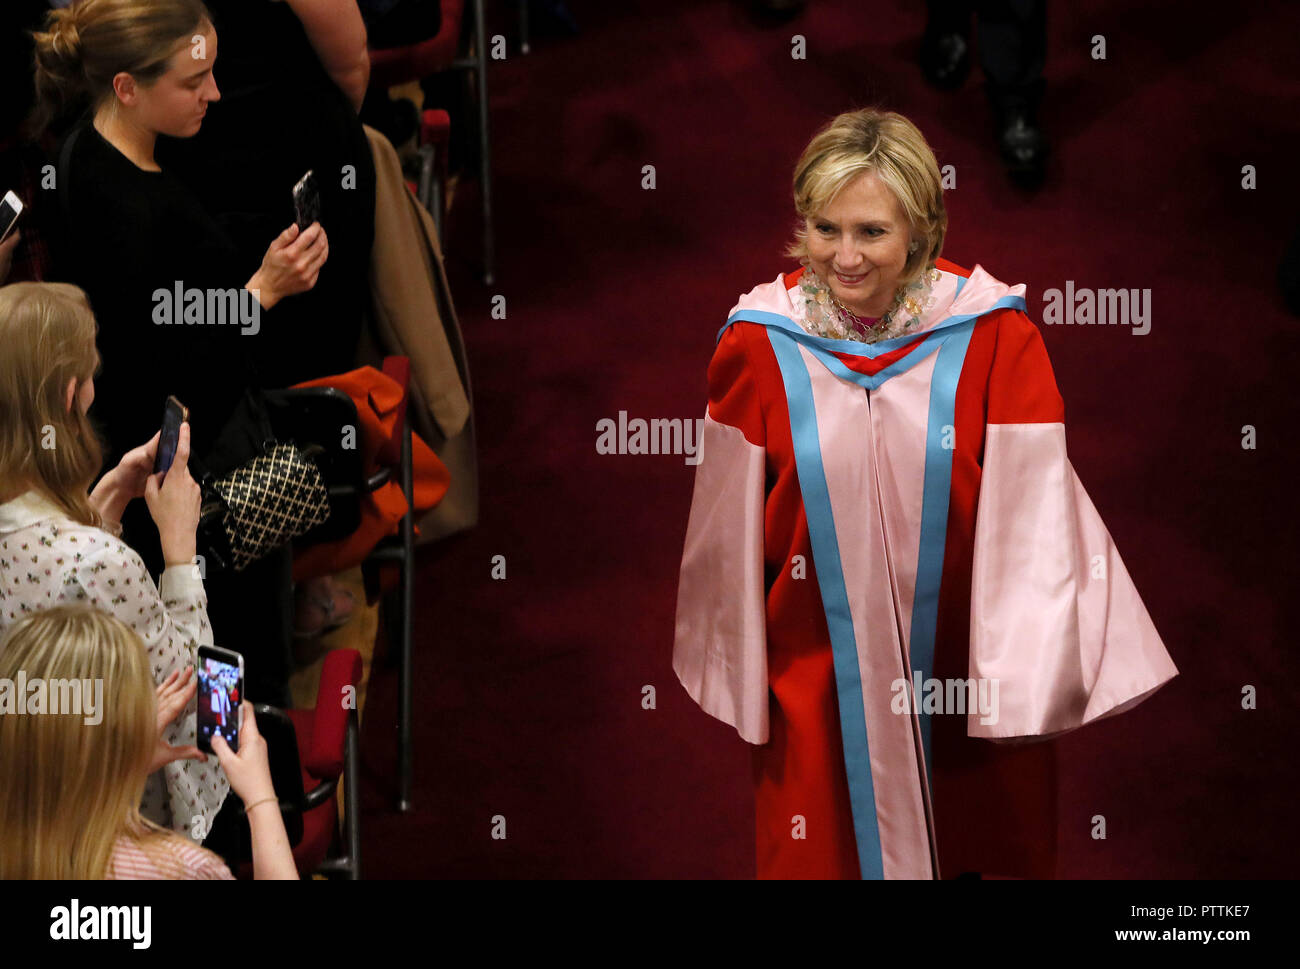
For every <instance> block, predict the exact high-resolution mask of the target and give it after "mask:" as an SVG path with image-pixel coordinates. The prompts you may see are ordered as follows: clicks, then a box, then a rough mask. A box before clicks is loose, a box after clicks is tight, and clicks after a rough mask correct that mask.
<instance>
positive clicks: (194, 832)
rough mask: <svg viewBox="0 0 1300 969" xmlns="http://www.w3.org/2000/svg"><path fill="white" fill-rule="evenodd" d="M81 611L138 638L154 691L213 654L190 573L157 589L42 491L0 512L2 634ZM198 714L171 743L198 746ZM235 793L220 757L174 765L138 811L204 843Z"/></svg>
mask: <svg viewBox="0 0 1300 969" xmlns="http://www.w3.org/2000/svg"><path fill="white" fill-rule="evenodd" d="M75 602H88V603H89V604H90V605H92V606H94V607H96V608H98V609H101V610H103V611H104V612H108V613H111V614H112V615H114V616H116V617H117V618H118V619H120V620H122V621H123V622H124V623H126V624H127V625H128V626H130V627H131V628H132V629H134V630H135V632H136V634H137V635H138V636H139V637H140V639H141V640H143V641H144V646H145V649H146V651H147V652H148V656H149V666H150V668H151V669H152V671H153V677H154V681H155V682H156V683H162V681H163V680H165V679H166V678H167V677H168V676H169V675H170V674H171V672H172V671H173V670H181V671H184V669H185V667H186V666H193V667H194V668H195V670H196V671H197V670H198V667H199V663H198V648H199V646H200V645H205V646H210V645H212V626H211V625H210V624H209V623H208V597H207V593H206V592H204V590H203V580H202V579H201V578H199V576H198V575H197V573H196V570H195V568H194V567H193V566H190V565H173V566H170V567H168V568H167V569H166V570H165V571H164V572H163V574H162V578H161V580H160V582H159V584H158V585H157V586H155V585H154V582H153V579H152V577H151V576H150V575H149V571H148V570H147V569H146V568H145V564H144V561H143V560H142V559H141V558H140V556H139V555H138V554H137V553H136V552H135V551H134V550H133V549H131V548H128V547H127V546H126V545H125V544H123V542H122V541H121V539H118V538H114V537H113V536H112V535H110V534H109V533H108V532H106V531H103V530H102V529H99V528H93V527H91V526H89V525H81V524H78V523H77V522H74V521H72V520H71V519H70V518H68V517H67V514H66V513H65V512H64V511H63V510H62V509H61V508H59V507H58V506H57V505H55V504H54V503H53V502H51V501H49V500H48V499H46V498H45V497H44V496H42V495H41V494H39V493H38V492H35V491H29V492H27V493H26V494H23V495H20V496H19V497H17V498H15V499H14V500H12V501H9V502H5V503H3V504H0V635H2V634H3V633H4V632H5V631H6V630H7V629H8V628H9V627H10V626H12V625H13V624H14V623H15V622H17V621H18V620H19V619H22V618H23V616H25V615H28V614H29V613H34V612H40V611H41V610H42V609H47V608H51V607H53V606H56V605H64V604H68V603H75ZM197 709H198V705H197V702H196V700H191V701H190V704H189V707H188V708H187V709H186V711H185V713H184V715H183V716H181V717H180V718H178V720H177V721H176V722H175V723H173V724H171V725H170V726H169V727H168V728H167V733H166V735H165V736H166V740H167V742H168V743H170V744H172V745H176V746H187V745H190V744H193V743H194V742H195V736H196V729H197V727H196V713H197ZM110 713H111V711H110ZM229 792H230V782H229V781H228V780H226V775H225V772H224V771H223V770H222V769H221V766H220V765H219V764H218V763H217V759H216V757H215V756H212V755H209V757H208V761H207V763H203V762H201V761H198V760H179V761H173V762H172V763H170V764H167V765H166V766H165V767H163V768H162V769H161V770H159V771H157V772H155V773H154V774H153V775H151V776H150V778H149V780H148V783H147V784H146V785H145V793H144V800H143V802H142V803H141V805H140V811H141V813H142V814H144V816H145V817H147V818H149V820H151V821H154V822H155V823H157V824H161V825H163V826H164V827H170V828H172V829H173V830H175V831H178V832H180V833H182V834H185V835H187V836H188V837H190V838H192V839H193V840H195V841H202V840H203V839H204V838H205V837H206V836H207V833H208V831H210V830H211V828H212V819H213V818H214V817H215V816H216V814H217V811H218V809H220V807H221V804H222V802H223V801H225V799H226V795H227V794H228V793H229Z"/></svg>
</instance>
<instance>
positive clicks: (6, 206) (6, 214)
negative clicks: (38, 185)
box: [0, 192, 23, 242]
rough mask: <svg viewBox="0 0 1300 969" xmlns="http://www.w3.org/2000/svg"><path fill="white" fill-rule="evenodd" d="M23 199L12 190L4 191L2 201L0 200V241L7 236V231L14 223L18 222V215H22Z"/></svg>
mask: <svg viewBox="0 0 1300 969" xmlns="http://www.w3.org/2000/svg"><path fill="white" fill-rule="evenodd" d="M22 211H23V200H22V199H20V198H19V197H18V196H17V195H15V194H14V193H13V192H5V197H4V200H3V201H0V242H4V241H5V239H7V238H9V233H10V231H11V230H12V229H13V227H14V226H15V225H17V224H18V216H20V215H22Z"/></svg>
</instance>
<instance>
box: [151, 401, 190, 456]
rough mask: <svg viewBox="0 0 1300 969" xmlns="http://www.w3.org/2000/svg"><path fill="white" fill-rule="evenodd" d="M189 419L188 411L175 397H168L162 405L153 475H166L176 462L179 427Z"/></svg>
mask: <svg viewBox="0 0 1300 969" xmlns="http://www.w3.org/2000/svg"><path fill="white" fill-rule="evenodd" d="M189 419H190V409H189V408H188V407H186V406H185V405H184V404H182V403H181V402H180V401H179V400H177V399H176V398H175V397H168V398H167V403H165V404H164V405H163V420H162V432H161V433H160V434H159V436H158V454H157V456H156V457H155V458H154V462H153V473H154V474H157V473H158V472H160V471H161V472H164V473H166V472H167V471H168V470H169V469H170V468H171V466H172V462H173V461H174V460H176V442H177V441H178V440H179V439H180V434H181V425H182V424H184V423H185V422H186V421H187V420H189Z"/></svg>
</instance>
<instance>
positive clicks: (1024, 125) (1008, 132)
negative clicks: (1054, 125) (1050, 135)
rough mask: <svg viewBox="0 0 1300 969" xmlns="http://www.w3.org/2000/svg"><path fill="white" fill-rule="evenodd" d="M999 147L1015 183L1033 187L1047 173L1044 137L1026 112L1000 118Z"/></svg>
mask: <svg viewBox="0 0 1300 969" xmlns="http://www.w3.org/2000/svg"><path fill="white" fill-rule="evenodd" d="M998 148H999V150H1000V151H1001V153H1002V163H1003V164H1004V165H1005V166H1006V168H1007V174H1008V175H1010V176H1011V178H1012V179H1013V180H1014V181H1016V182H1020V183H1022V184H1026V185H1036V184H1038V183H1039V182H1041V181H1042V180H1043V177H1044V175H1046V174H1047V155H1048V151H1049V149H1048V145H1047V138H1046V136H1045V135H1044V134H1043V132H1042V129H1040V128H1039V127H1038V125H1037V124H1035V123H1034V121H1033V119H1032V118H1031V117H1030V116H1029V115H1028V114H1027V113H1026V112H1023V111H1014V112H1010V113H1008V114H1006V115H1005V116H1003V118H1002V120H1001V122H1000V123H999V125H998Z"/></svg>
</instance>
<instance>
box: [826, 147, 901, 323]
mask: <svg viewBox="0 0 1300 969" xmlns="http://www.w3.org/2000/svg"><path fill="white" fill-rule="evenodd" d="M805 225H806V228H807V233H808V257H809V262H810V263H811V265H812V268H813V269H814V270H815V271H816V272H817V274H818V275H819V276H821V277H822V279H824V280H826V281H827V283H829V285H830V288H831V292H832V293H833V294H834V295H835V296H836V297H837V298H838V299H839V301H840V302H841V303H843V304H844V305H845V306H847V307H848V308H849V309H850V310H851V311H852V312H854V313H855V314H857V315H858V316H864V317H873V318H874V317H879V316H883V315H884V314H885V312H886V311H888V310H889V308H890V307H891V306H892V305H893V303H894V297H895V295H896V293H897V291H898V283H899V277H900V276H901V275H902V273H903V268H904V266H905V264H906V263H907V255H908V246H909V245H910V244H911V243H912V232H911V225H910V223H909V222H908V219H907V213H906V212H904V211H903V206H902V204H901V203H900V202H899V201H898V198H897V197H896V196H895V195H894V193H893V192H892V191H890V189H889V187H888V186H887V185H886V184H885V183H884V182H882V181H881V180H880V178H879V177H878V176H877V175H876V173H875V172H864V173H862V174H861V175H859V176H858V177H857V178H855V179H853V180H852V181H851V182H849V183H848V184H847V185H845V186H844V187H843V188H842V189H841V190H840V191H839V192H838V193H836V195H835V197H834V198H832V199H831V201H830V202H829V204H827V206H826V207H825V208H824V209H822V210H821V211H820V212H818V213H816V214H815V215H812V216H809V217H808V218H807V219H806V220H805Z"/></svg>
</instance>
